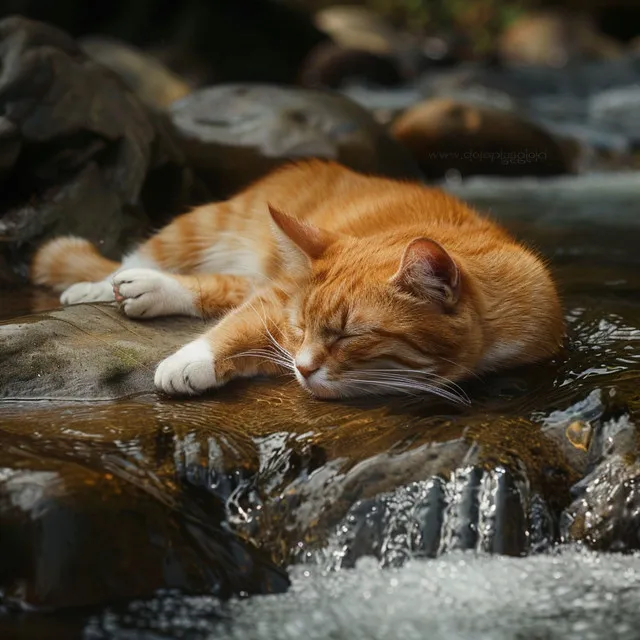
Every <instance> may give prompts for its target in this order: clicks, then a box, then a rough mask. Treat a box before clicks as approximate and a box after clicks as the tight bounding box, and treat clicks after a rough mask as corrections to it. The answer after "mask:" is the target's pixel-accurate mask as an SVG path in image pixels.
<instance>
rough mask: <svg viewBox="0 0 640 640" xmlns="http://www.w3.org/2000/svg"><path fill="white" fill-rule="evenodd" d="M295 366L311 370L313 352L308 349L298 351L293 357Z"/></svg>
mask: <svg viewBox="0 0 640 640" xmlns="http://www.w3.org/2000/svg"><path fill="white" fill-rule="evenodd" d="M295 363H296V366H298V367H302V368H303V369H312V368H313V351H312V350H311V349H309V348H306V349H300V351H298V353H297V354H296V357H295Z"/></svg>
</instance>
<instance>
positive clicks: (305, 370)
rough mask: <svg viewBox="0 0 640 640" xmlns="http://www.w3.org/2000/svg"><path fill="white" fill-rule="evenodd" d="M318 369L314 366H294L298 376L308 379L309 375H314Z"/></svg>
mask: <svg viewBox="0 0 640 640" xmlns="http://www.w3.org/2000/svg"><path fill="white" fill-rule="evenodd" d="M319 368H320V367H316V366H315V365H307V366H305V365H302V364H296V369H297V370H298V371H299V373H300V375H301V376H302V377H303V378H308V377H309V376H310V375H312V374H313V373H315V372H316V371H317V370H318V369H319Z"/></svg>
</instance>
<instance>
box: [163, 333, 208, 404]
mask: <svg viewBox="0 0 640 640" xmlns="http://www.w3.org/2000/svg"><path fill="white" fill-rule="evenodd" d="M154 381H155V385H156V387H157V389H158V390H159V391H164V392H165V393H168V394H169V395H198V394H200V393H203V392H204V391H206V390H207V389H212V388H214V387H217V386H219V385H218V382H217V380H216V373H215V364H214V360H213V353H212V352H211V347H210V346H209V343H208V342H207V340H205V339H204V338H198V340H194V341H193V342H190V343H189V344H187V345H185V346H184V347H182V349H180V350H179V351H177V352H176V353H174V354H173V355H172V356H169V357H168V358H167V359H166V360H163V361H162V362H161V363H160V364H159V365H158V368H157V369H156V375H155V380H154Z"/></svg>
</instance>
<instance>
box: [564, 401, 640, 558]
mask: <svg viewBox="0 0 640 640" xmlns="http://www.w3.org/2000/svg"><path fill="white" fill-rule="evenodd" d="M639 398H640V397H639ZM639 398H636V401H637V400H638V399H639ZM590 445H591V446H590V447H589V453H590V457H591V458H592V459H593V465H592V469H591V472H590V473H589V474H588V475H586V476H585V477H584V478H583V479H582V480H581V481H580V482H579V483H577V484H576V485H575V486H574V487H573V490H572V493H573V495H574V497H575V499H574V501H573V502H572V504H571V505H570V506H569V507H568V508H567V509H566V511H565V512H564V514H563V531H562V532H563V536H564V537H565V539H567V540H570V541H574V542H575V541H577V542H582V543H584V544H586V545H587V546H589V547H590V548H592V549H596V550H607V551H635V550H638V549H640V465H639V464H638V460H637V457H638V451H639V447H640V437H639V434H638V431H637V427H636V425H635V424H634V423H633V421H632V420H631V419H630V417H629V415H627V414H624V413H623V414H622V415H620V416H619V417H612V418H610V419H609V420H604V421H603V422H602V424H601V425H598V428H597V433H596V437H595V438H594V439H593V441H592V442H591V443H590Z"/></svg>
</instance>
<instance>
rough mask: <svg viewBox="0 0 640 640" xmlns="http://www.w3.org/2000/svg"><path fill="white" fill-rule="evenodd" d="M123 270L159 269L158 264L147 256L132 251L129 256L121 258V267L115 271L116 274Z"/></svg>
mask: <svg viewBox="0 0 640 640" xmlns="http://www.w3.org/2000/svg"><path fill="white" fill-rule="evenodd" d="M125 269H156V270H158V269H160V266H159V265H158V263H157V262H156V261H155V260H154V259H153V258H150V257H149V256H146V255H145V254H144V253H141V252H139V251H134V252H133V253H130V254H129V255H126V256H125V257H124V258H122V265H121V267H120V268H119V269H118V271H116V273H118V272H120V271H124V270H125Z"/></svg>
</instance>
